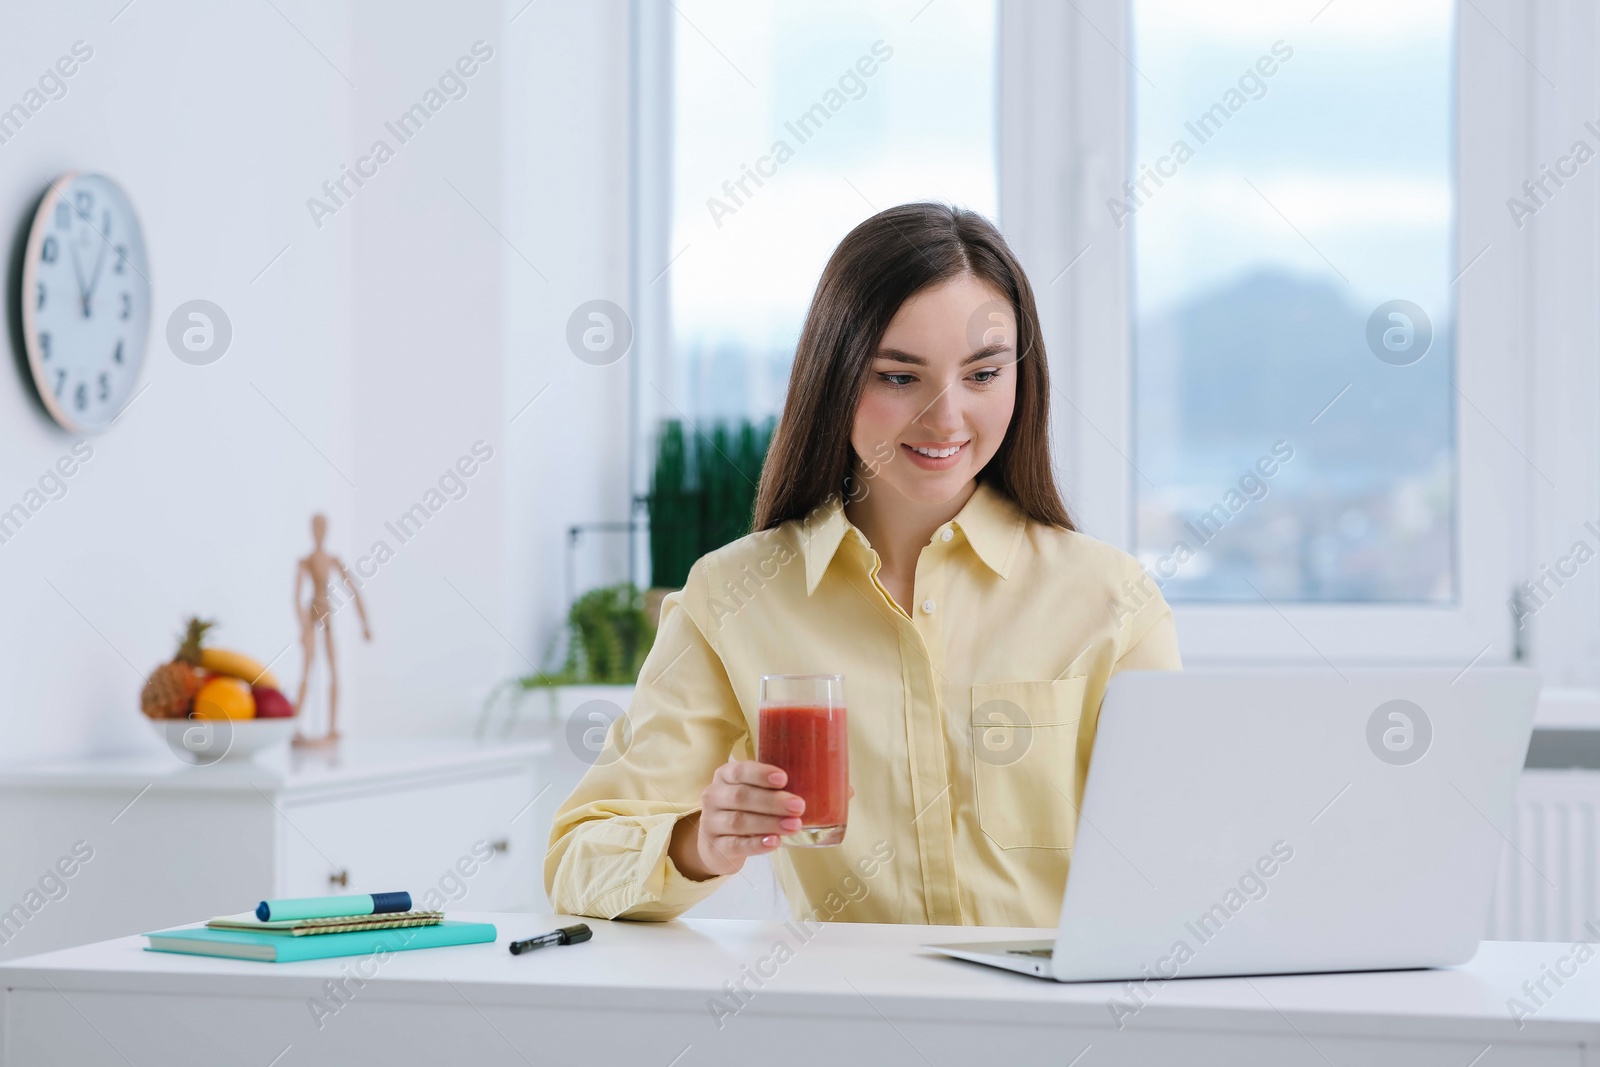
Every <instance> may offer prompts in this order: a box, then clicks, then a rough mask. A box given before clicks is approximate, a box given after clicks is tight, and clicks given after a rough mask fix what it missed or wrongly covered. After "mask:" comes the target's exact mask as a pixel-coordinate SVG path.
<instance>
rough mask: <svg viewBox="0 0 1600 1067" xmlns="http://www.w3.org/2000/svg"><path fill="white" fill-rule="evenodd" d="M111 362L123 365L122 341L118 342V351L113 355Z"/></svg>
mask: <svg viewBox="0 0 1600 1067" xmlns="http://www.w3.org/2000/svg"><path fill="white" fill-rule="evenodd" d="M111 362H113V363H121V362H122V342H121V341H118V342H117V350H116V351H115V352H113V353H111Z"/></svg>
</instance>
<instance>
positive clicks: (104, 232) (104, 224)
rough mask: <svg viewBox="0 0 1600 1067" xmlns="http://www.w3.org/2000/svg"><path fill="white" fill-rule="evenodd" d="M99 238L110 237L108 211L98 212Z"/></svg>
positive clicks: (109, 215) (109, 216) (109, 213)
mask: <svg viewBox="0 0 1600 1067" xmlns="http://www.w3.org/2000/svg"><path fill="white" fill-rule="evenodd" d="M100 236H101V237H110V236H111V212H109V211H102V212H100Z"/></svg>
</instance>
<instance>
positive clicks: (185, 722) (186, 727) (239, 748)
mask: <svg viewBox="0 0 1600 1067" xmlns="http://www.w3.org/2000/svg"><path fill="white" fill-rule="evenodd" d="M147 721H148V722H149V723H150V727H151V729H153V730H155V732H156V735H157V736H158V737H160V738H161V739H162V740H163V741H164V742H166V745H167V747H168V748H169V749H171V750H172V754H173V755H175V756H177V757H178V758H179V759H180V760H182V761H183V762H184V763H189V764H193V765H195V766H204V765H206V764H210V763H216V762H218V761H219V760H248V759H250V758H251V757H253V756H254V755H255V754H256V753H258V752H263V751H266V750H268V749H272V748H276V747H279V746H282V745H287V744H288V743H289V741H290V740H291V739H292V738H293V737H294V729H295V725H296V724H297V723H298V722H299V718H298V716H292V717H287V718H280V719H221V720H216V719H149V720H147Z"/></svg>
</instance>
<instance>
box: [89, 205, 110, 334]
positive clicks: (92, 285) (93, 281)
mask: <svg viewBox="0 0 1600 1067" xmlns="http://www.w3.org/2000/svg"><path fill="white" fill-rule="evenodd" d="M84 221H85V222H88V223H89V229H91V230H94V235H95V236H96V237H98V238H100V256H99V258H98V259H96V260H95V261H94V276H93V277H92V278H90V279H89V291H88V292H87V293H85V294H84V297H83V309H84V314H86V315H87V314H88V312H89V301H90V300H91V299H92V298H93V297H94V291H95V289H96V288H97V287H98V286H99V285H100V268H101V267H103V266H105V262H106V249H108V248H110V247H111V242H110V241H108V240H106V235H105V234H103V233H101V232H100V231H99V230H95V229H94V223H93V222H90V221H89V219H88V217H87V216H85V217H84ZM109 222H110V220H109V218H108V219H107V223H108V224H109Z"/></svg>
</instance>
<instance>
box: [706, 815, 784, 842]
mask: <svg viewBox="0 0 1600 1067" xmlns="http://www.w3.org/2000/svg"><path fill="white" fill-rule="evenodd" d="M700 822H701V825H703V826H704V827H705V828H706V833H707V834H710V835H712V836H714V837H722V836H737V837H748V836H750V835H752V834H755V835H765V834H792V833H794V832H795V831H796V830H798V829H800V817H799V816H798V815H785V816H778V815H767V814H763V813H761V812H754V811H738V810H735V809H730V808H713V809H711V810H709V811H702V812H701V815H700Z"/></svg>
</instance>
